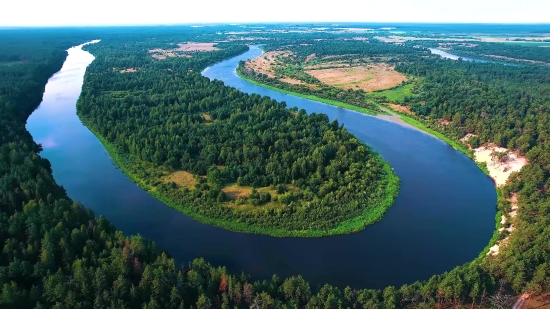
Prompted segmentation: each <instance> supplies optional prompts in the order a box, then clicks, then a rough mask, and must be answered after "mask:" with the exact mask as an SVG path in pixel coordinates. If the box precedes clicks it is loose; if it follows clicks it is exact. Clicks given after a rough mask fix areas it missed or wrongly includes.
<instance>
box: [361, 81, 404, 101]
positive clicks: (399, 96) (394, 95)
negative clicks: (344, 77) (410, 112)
mask: <svg viewBox="0 0 550 309" xmlns="http://www.w3.org/2000/svg"><path fill="white" fill-rule="evenodd" d="M413 87H414V84H413V83H410V84H406V85H405V86H401V87H397V88H393V89H388V90H383V91H376V92H373V93H370V94H368V96H367V97H375V96H385V97H386V100H387V101H388V102H403V100H405V97H407V96H408V97H410V96H413V95H414V94H413V93H412V88H413Z"/></svg>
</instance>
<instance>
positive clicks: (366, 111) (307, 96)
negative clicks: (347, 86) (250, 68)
mask: <svg viewBox="0 0 550 309" xmlns="http://www.w3.org/2000/svg"><path fill="white" fill-rule="evenodd" d="M237 75H238V76H239V77H240V78H242V79H244V80H245V81H247V82H249V83H251V84H254V85H256V86H260V87H263V88H266V89H270V90H273V91H277V92H281V93H286V94H289V95H293V96H295V97H300V98H304V99H308V100H313V101H317V102H321V103H325V104H328V105H332V106H337V107H341V108H345V109H349V110H352V111H356V112H359V113H363V114H367V115H371V116H376V115H378V114H380V112H378V111H375V110H371V109H368V108H365V107H359V106H355V105H352V104H349V103H344V102H340V101H336V100H331V99H324V98H320V97H318V96H314V95H311V94H303V93H299V92H294V91H288V90H284V89H281V88H277V87H273V86H270V85H266V84H263V83H260V82H258V81H255V80H252V79H250V78H247V77H245V76H243V75H242V74H241V73H240V72H239V70H237Z"/></svg>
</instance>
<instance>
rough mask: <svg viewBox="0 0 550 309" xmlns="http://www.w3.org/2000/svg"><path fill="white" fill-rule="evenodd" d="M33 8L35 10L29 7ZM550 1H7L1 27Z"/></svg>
mask: <svg viewBox="0 0 550 309" xmlns="http://www.w3.org/2000/svg"><path fill="white" fill-rule="evenodd" d="M30 8H32V10H29V9H30ZM549 11H550V2H548V1H541V0H525V1H523V2H522V3H521V4H519V3H518V2H517V1H513V0H503V1H496V0H488V1H483V2H481V1H476V0H463V1H461V2H460V4H459V5H457V4H456V3H446V2H440V1H435V0H418V1H415V2H411V1H405V0H396V1H394V2H393V3H392V4H391V6H388V5H387V4H384V3H380V2H376V3H365V1H355V0H342V1H340V2H339V3H338V5H337V6H334V5H331V6H324V5H320V4H319V3H314V4H311V3H301V2H297V1H291V0H280V1H278V2H276V3H273V4H266V3H263V4H259V3H258V2H257V1H251V0H235V1H221V0H213V1H209V2H201V1H199V2H193V3H182V2H178V1H173V0H158V1H154V2H150V3H146V2H143V1H141V2H136V1H129V0H119V1H115V0H97V1H95V2H94V3H93V4H86V5H75V2H74V1H69V0H50V1H38V0H26V1H19V2H10V3H6V4H3V5H2V11H1V12H0V27H43V26H48V27H52V26H53V27H60V26H61V27H63V26H149V25H151V26H154V25H188V24H229V23H236V24H250V23H420V24H431V23H437V24H439V23H448V24H470V23H479V24H527V25H532V24H547V23H550V17H549V16H548V14H547V12H549Z"/></svg>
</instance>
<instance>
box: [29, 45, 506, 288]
mask: <svg viewBox="0 0 550 309" xmlns="http://www.w3.org/2000/svg"><path fill="white" fill-rule="evenodd" d="M259 54H260V51H259V50H258V49H256V48H253V49H251V50H250V51H248V52H247V53H245V54H243V55H240V56H238V57H234V58H232V59H230V60H227V61H224V62H221V63H218V64H216V65H214V66H212V67H211V68H209V69H207V70H205V73H204V74H205V75H206V76H207V77H209V78H217V79H220V80H222V81H224V82H225V83H226V84H227V85H230V86H233V87H237V88H239V89H241V90H242V91H245V92H248V93H259V94H261V95H269V96H272V97H273V98H275V99H277V100H281V101H286V102H287V104H288V105H289V106H298V107H299V108H304V109H306V110H307V111H308V112H316V113H325V114H327V115H329V117H330V118H331V119H334V118H338V120H339V121H340V123H345V126H346V127H347V128H348V130H349V131H350V132H352V133H353V134H355V135H356V136H357V137H358V138H359V139H361V140H362V141H364V142H365V143H367V144H369V145H370V146H372V147H373V148H374V149H375V150H376V151H378V152H379V153H380V154H381V155H382V156H383V157H384V159H385V160H387V161H388V162H389V163H390V164H391V165H392V167H394V168H395V171H396V173H397V174H398V175H399V177H400V178H401V189H400V193H399V196H398V198H397V199H396V203H395V205H394V206H393V207H392V208H390V210H389V211H388V212H387V214H386V215H385V217H384V219H383V220H382V221H381V222H379V223H377V224H375V225H373V226H370V227H368V228H367V229H365V230H364V231H362V232H360V233H356V234H352V235H343V236H334V237H327V238H319V239H299V238H283V239H281V238H272V237H268V236H263V235H248V234H240V233H234V232H230V231H226V230H223V229H220V228H217V227H214V226H209V225H205V224H201V223H199V222H196V221H194V220H192V219H191V218H189V217H187V216H185V215H183V214H181V213H179V212H177V211H175V210H173V209H172V208H170V207H168V206H166V205H164V204H163V203H161V202H159V201H158V200H156V199H155V198H153V197H152V196H150V195H149V194H147V192H145V191H143V190H141V189H140V188H139V187H137V186H136V185H135V184H134V183H133V182H131V181H130V180H129V179H128V178H126V176H124V174H122V173H121V171H120V170H118V169H117V168H116V167H115V165H114V164H113V162H112V160H111V159H110V157H109V156H108V154H107V153H106V151H105V149H104V148H103V146H102V145H101V144H100V142H99V141H98V140H97V138H96V137H95V136H94V135H93V134H92V133H91V132H90V131H89V130H88V129H87V128H86V127H84V126H83V125H82V124H81V122H80V120H79V119H78V117H77V115H76V101H77V99H78V96H79V95H80V91H81V87H82V83H83V76H84V73H85V70H86V67H87V65H88V64H90V63H91V62H92V61H93V59H94V57H93V56H92V55H91V54H89V53H88V52H85V51H82V49H81V48H80V47H74V48H71V49H69V56H68V58H67V60H66V62H65V64H64V66H63V68H62V69H61V70H60V71H59V72H58V73H56V74H55V75H54V76H53V77H52V78H51V79H50V80H49V82H48V84H47V86H46V91H45V93H44V97H43V101H42V103H41V105H40V106H39V108H38V109H37V110H36V111H35V112H34V113H33V114H32V115H31V116H30V117H29V119H28V123H27V129H28V130H29V131H30V132H31V134H32V135H33V137H34V139H35V141H37V142H38V143H42V144H43V146H44V151H43V152H42V156H43V157H45V158H47V159H49V160H50V162H51V164H52V168H53V174H54V177H55V179H56V181H57V182H58V183H59V184H60V185H63V186H64V187H65V189H66V190H67V192H68V194H69V196H70V197H71V198H73V199H75V200H77V201H79V202H81V203H83V204H84V205H85V206H86V207H89V208H91V209H93V210H94V212H95V213H96V215H103V216H105V217H107V218H108V219H109V220H110V221H111V222H113V223H114V224H115V225H116V227H117V228H118V229H120V230H122V231H124V232H125V233H127V234H135V233H140V234H142V235H143V236H145V237H147V238H149V239H152V240H154V241H155V242H156V243H157V246H158V247H159V248H161V249H164V250H167V251H168V252H169V253H170V254H171V255H172V256H173V257H174V258H175V259H176V261H177V263H180V264H183V263H187V262H188V261H190V260H191V259H194V258H197V257H204V258H205V259H206V260H208V261H209V262H211V263H213V264H214V265H226V266H227V267H228V269H229V270H230V271H233V272H241V271H242V272H245V273H247V274H250V275H251V276H252V278H253V279H254V280H256V279H267V278H270V277H271V275H272V274H275V273H276V274H278V275H279V276H281V277H286V276H291V275H298V274H301V275H303V276H304V277H305V278H306V279H307V280H309V281H310V283H311V284H312V286H314V287H315V286H318V285H322V284H324V283H330V284H334V285H337V286H341V287H343V286H346V285H350V286H352V287H355V288H365V287H369V288H381V287H384V286H386V285H390V284H391V285H401V284H404V283H411V282H414V281H416V280H422V279H427V278H429V277H430V276H431V275H433V274H436V273H441V272H444V271H447V270H450V269H452V268H453V267H455V266H457V265H460V264H463V263H465V262H467V261H470V260H472V259H473V258H475V257H476V256H477V255H478V254H479V252H480V251H481V250H482V249H483V248H484V247H485V245H486V244H487V242H488V240H489V239H490V237H491V234H492V232H493V229H494V215H495V211H496V210H495V203H496V196H495V190H494V187H493V184H492V182H491V181H490V180H489V179H488V178H487V177H486V176H485V175H484V174H483V173H482V172H481V171H480V170H479V169H478V168H477V167H476V166H475V164H474V163H473V162H472V161H471V160H469V159H468V158H467V157H466V156H464V155H463V154H461V153H459V152H457V151H455V150H454V149H453V148H451V147H449V146H448V145H446V144H444V143H443V142H441V141H439V140H437V139H434V138H432V137H430V136H428V135H426V134H423V133H421V132H418V131H416V130H413V129H410V128H406V127H402V126H399V125H397V124H394V123H391V122H387V121H383V120H380V119H376V118H373V117H369V116H366V115H362V114H359V113H355V112H352V111H348V110H344V109H340V108H336V107H333V106H328V105H324V104H320V103H316V102H313V101H309V100H305V99H300V98H296V97H293V96H288V95H283V94H280V93H277V92H273V91H269V90H266V89H264V88H261V87H257V86H254V85H251V84H249V83H247V82H245V81H243V80H241V79H240V78H238V77H237V76H236V75H235V73H234V72H235V68H236V66H237V64H238V62H239V60H244V59H249V58H253V57H256V56H258V55H259Z"/></svg>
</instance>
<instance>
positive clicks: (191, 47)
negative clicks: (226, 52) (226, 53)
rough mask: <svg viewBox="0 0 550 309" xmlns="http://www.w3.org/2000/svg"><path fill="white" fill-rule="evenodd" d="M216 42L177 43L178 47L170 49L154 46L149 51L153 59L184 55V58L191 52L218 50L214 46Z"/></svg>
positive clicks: (188, 56)
mask: <svg viewBox="0 0 550 309" xmlns="http://www.w3.org/2000/svg"><path fill="white" fill-rule="evenodd" d="M215 44H216V43H192V42H189V43H185V44H177V46H178V48H171V49H162V48H155V49H150V50H149V53H150V54H152V55H151V57H153V58H155V59H159V60H162V59H166V58H168V57H185V58H191V55H189V54H190V53H192V52H209V51H215V50H219V48H217V47H215V46H214V45H215Z"/></svg>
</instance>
